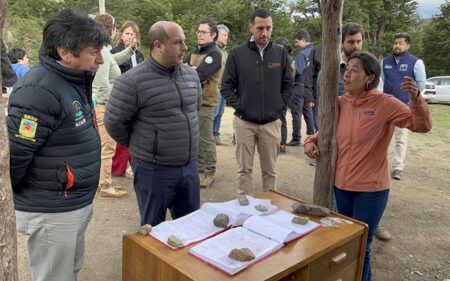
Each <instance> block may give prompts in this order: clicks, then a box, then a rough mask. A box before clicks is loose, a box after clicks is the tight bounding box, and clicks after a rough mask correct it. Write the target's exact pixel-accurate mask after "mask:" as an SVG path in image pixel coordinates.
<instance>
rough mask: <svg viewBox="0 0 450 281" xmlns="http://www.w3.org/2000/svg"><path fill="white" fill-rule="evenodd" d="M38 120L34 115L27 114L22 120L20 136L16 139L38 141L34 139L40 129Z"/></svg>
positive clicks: (17, 135)
mask: <svg viewBox="0 0 450 281" xmlns="http://www.w3.org/2000/svg"><path fill="white" fill-rule="evenodd" d="M37 121H38V118H37V117H34V116H32V115H28V114H25V115H24V116H23V117H22V119H21V120H20V126H19V134H16V137H18V138H21V139H25V140H30V141H36V139H35V138H34V137H35V136H36V130H37V127H38V122H37Z"/></svg>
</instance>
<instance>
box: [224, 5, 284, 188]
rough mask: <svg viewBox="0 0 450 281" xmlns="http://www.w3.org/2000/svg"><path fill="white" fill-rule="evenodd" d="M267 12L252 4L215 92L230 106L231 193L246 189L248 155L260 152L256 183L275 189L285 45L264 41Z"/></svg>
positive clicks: (249, 170) (250, 157)
mask: <svg viewBox="0 0 450 281" xmlns="http://www.w3.org/2000/svg"><path fill="white" fill-rule="evenodd" d="M272 28H273V24H272V15H271V14H270V12H269V11H268V10H265V9H257V10H255V11H254V12H253V14H252V16H251V21H250V32H251V33H252V37H251V38H250V40H248V41H247V42H245V43H243V44H241V45H239V46H237V47H235V48H234V49H233V50H231V52H230V55H229V56H228V59H227V63H226V66H225V71H224V74H223V78H222V87H221V94H222V96H223V97H224V98H225V100H226V101H227V103H228V104H230V105H231V106H232V107H233V108H234V109H235V112H234V115H235V117H234V120H233V128H234V131H235V133H236V160H237V164H238V171H237V192H238V193H239V194H252V192H253V188H252V171H253V157H254V154H255V149H256V147H257V148H258V153H259V157H260V165H261V172H262V188H263V190H264V191H267V190H269V189H276V170H275V165H276V159H277V152H278V148H279V144H280V140H281V121H280V116H281V115H282V114H283V106H284V103H288V101H289V100H290V98H291V96H292V74H291V65H290V62H289V55H288V53H287V51H286V49H285V48H284V47H283V46H281V45H277V44H272V42H271V41H270V38H271V35H272Z"/></svg>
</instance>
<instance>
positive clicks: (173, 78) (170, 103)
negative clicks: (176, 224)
mask: <svg viewBox="0 0 450 281" xmlns="http://www.w3.org/2000/svg"><path fill="white" fill-rule="evenodd" d="M149 43H150V48H151V55H150V58H149V59H147V60H146V61H144V62H143V63H141V64H139V65H137V66H136V67H134V68H133V69H131V70H130V71H127V72H126V73H125V74H123V75H122V76H119V77H118V78H117V80H116V82H115V84H114V87H113V90H112V92H111V96H110V98H109V101H108V104H107V106H106V113H105V127H106V129H107V130H108V132H109V134H110V135H111V137H112V138H113V139H114V140H116V141H117V142H118V143H120V144H122V145H125V146H127V147H128V149H129V151H130V154H131V166H132V168H133V172H134V189H135V191H136V198H137V202H138V206H139V212H140V216H141V224H151V225H157V224H159V223H160V222H163V221H164V220H165V219H166V211H167V209H170V212H171V215H172V218H174V219H176V218H179V217H182V216H184V215H186V214H188V213H190V212H192V211H195V210H197V209H198V208H199V205H200V188H199V177H198V171H197V152H198V143H199V131H198V119H197V110H198V109H199V107H200V105H201V104H202V92H201V85H200V81H199V78H198V75H197V73H196V72H195V70H194V69H192V68H191V67H189V66H187V65H184V64H183V63H182V62H183V56H184V54H185V52H186V43H185V36H184V32H183V30H182V29H181V27H180V26H179V25H178V24H176V23H173V22H167V21H160V22H157V23H155V24H153V25H152V27H151V28H150V31H149ZM210 132H211V131H210Z"/></svg>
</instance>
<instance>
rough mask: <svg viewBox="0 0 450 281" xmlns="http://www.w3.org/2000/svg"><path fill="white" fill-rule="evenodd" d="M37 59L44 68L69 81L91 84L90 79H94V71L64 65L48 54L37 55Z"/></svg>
mask: <svg viewBox="0 0 450 281" xmlns="http://www.w3.org/2000/svg"><path fill="white" fill-rule="evenodd" d="M39 60H40V62H41V64H42V65H43V66H44V67H45V68H47V69H49V70H51V71H53V72H55V73H57V74H58V75H60V76H61V77H63V78H64V79H66V80H67V81H69V82H70V83H74V84H79V85H85V83H90V84H92V81H93V80H94V73H92V72H91V71H87V70H78V69H72V68H68V67H65V66H63V65H62V64H61V63H59V62H57V61H56V60H55V59H53V58H50V57H49V56H48V55H44V54H41V55H39Z"/></svg>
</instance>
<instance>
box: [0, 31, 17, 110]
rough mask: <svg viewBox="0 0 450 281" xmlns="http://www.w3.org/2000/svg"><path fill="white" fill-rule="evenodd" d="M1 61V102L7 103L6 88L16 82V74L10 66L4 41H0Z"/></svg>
mask: <svg viewBox="0 0 450 281" xmlns="http://www.w3.org/2000/svg"><path fill="white" fill-rule="evenodd" d="M1 52H2V57H1V59H2V60H1V63H2V81H0V82H1V83H0V84H2V103H5V104H6V103H7V101H8V93H9V92H8V88H9V89H10V88H11V87H12V86H13V85H14V84H15V83H16V82H17V76H16V73H15V72H14V69H13V68H12V65H11V61H10V60H9V57H8V53H7V52H6V46H5V43H3V40H2V41H1Z"/></svg>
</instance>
